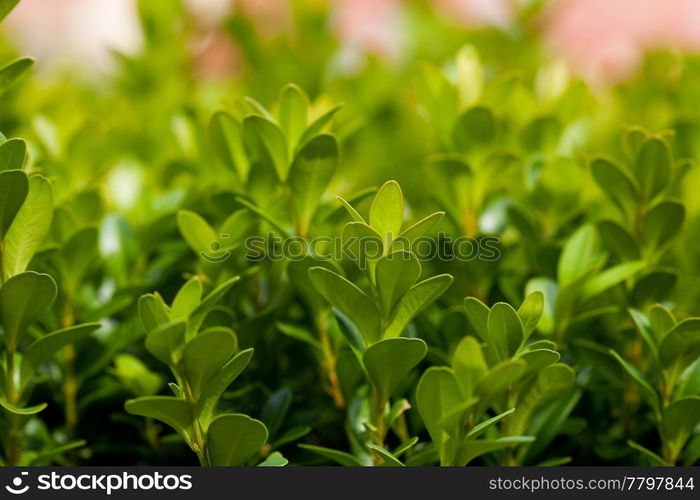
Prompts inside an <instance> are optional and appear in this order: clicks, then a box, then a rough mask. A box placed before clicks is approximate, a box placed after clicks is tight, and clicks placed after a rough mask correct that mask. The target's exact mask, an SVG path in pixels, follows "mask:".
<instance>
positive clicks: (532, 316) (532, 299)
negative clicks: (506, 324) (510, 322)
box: [518, 290, 544, 340]
mask: <svg viewBox="0 0 700 500" xmlns="http://www.w3.org/2000/svg"><path fill="white" fill-rule="evenodd" d="M543 311H544V294H543V293H542V292H540V291H538V290H536V291H534V292H530V293H528V294H527V297H525V300H524V301H523V303H522V304H520V307H519V308H518V316H519V317H520V321H521V322H522V326H523V335H524V339H525V340H527V339H528V337H530V334H531V333H532V332H533V331H534V330H535V328H537V324H538V323H539V322H540V318H541V317H542V312H543Z"/></svg>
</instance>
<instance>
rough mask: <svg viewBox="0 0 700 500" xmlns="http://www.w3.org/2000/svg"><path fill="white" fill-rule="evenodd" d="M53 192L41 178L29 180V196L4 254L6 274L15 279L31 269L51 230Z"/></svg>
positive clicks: (16, 218) (14, 223)
mask: <svg viewBox="0 0 700 500" xmlns="http://www.w3.org/2000/svg"><path fill="white" fill-rule="evenodd" d="M52 215H53V192H52V190H51V184H49V181H47V180H46V178H44V177H42V176H40V175H33V176H32V177H31V178H30V179H29V193H28V194H27V198H26V200H24V204H23V205H22V208H20V210H19V212H18V213H17V216H16V217H15V219H14V221H12V224H11V225H10V229H9V230H8V231H7V234H6V235H5V253H4V254H3V259H4V265H5V271H6V272H7V275H8V276H14V275H16V274H18V273H21V272H22V271H24V270H25V269H27V265H29V261H30V260H31V259H32V257H33V256H34V254H35V253H36V251H37V250H38V249H39V246H40V245H41V244H42V243H43V241H44V238H45V237H46V234H47V233H48V231H49V227H50V226H51V218H52Z"/></svg>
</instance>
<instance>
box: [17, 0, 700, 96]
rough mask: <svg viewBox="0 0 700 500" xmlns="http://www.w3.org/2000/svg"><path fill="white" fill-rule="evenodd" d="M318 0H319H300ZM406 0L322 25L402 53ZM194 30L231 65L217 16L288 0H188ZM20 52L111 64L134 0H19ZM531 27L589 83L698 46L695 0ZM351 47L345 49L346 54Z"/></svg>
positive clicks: (612, 6)
mask: <svg viewBox="0 0 700 500" xmlns="http://www.w3.org/2000/svg"><path fill="white" fill-rule="evenodd" d="M306 1H307V2H309V3H316V4H319V3H324V2H323V0H306ZM408 1H410V0H329V1H328V3H329V5H330V10H331V15H330V19H329V26H330V28H331V29H332V31H333V33H334V34H335V35H336V36H337V37H338V39H339V40H340V41H341V47H342V48H341V54H340V55H339V58H340V59H341V60H342V59H343V58H346V59H347V58H348V57H349V58H350V59H352V57H356V56H357V54H371V55H375V56H378V57H381V58H384V59H386V60H388V61H396V60H399V59H401V56H402V54H403V52H404V48H405V46H406V42H407V40H408V38H409V37H410V33H408V32H406V29H405V23H404V9H405V7H406V3H407V2H408ZM432 3H433V6H434V8H435V11H436V13H437V14H438V15H441V16H443V17H445V18H447V19H449V20H450V21H452V22H453V23H458V24H460V25H463V26H464V27H465V28H473V27H484V26H487V27H488V26H492V27H495V28H497V29H501V30H509V29H511V28H512V27H513V24H514V23H515V22H516V19H517V14H518V13H517V10H516V9H517V5H518V2H517V0H433V2H432ZM185 4H186V6H187V8H188V9H189V10H190V13H191V15H192V17H193V19H195V20H196V22H197V24H198V26H199V28H200V31H201V32H200V34H199V35H198V36H197V37H196V39H195V40H194V42H193V43H192V47H193V50H194V51H195V52H196V53H197V54H198V55H201V56H202V57H201V58H199V59H201V61H202V68H201V70H202V73H203V74H204V75H217V74H220V73H225V72H227V71H234V70H235V68H236V60H237V57H236V49H235V47H233V46H232V44H231V43H230V42H228V40H227V37H226V36H225V33H224V32H223V30H222V28H221V21H222V19H223V18H225V16H226V15H227V14H228V13H229V12H230V11H231V9H234V8H235V9H240V11H242V12H243V13H245V14H246V15H247V16H249V17H250V18H251V19H253V20H254V22H255V23H256V25H257V27H258V29H259V31H260V32H261V33H262V34H263V35H264V36H274V35H275V34H277V33H279V32H282V31H284V30H286V29H288V28H289V27H290V25H291V22H290V16H291V9H290V6H289V1H288V0H186V1H185ZM5 25H6V27H5V29H6V30H8V31H9V33H10V35H11V36H12V37H13V38H14V39H15V40H16V41H17V43H18V45H19V46H20V48H21V50H22V53H26V54H30V55H33V56H35V57H37V58H38V59H39V62H40V64H41V65H43V66H44V67H51V66H54V67H55V66H61V65H69V64H79V65H81V66H83V67H87V68H90V69H93V70H94V69H97V70H105V71H108V70H109V68H110V62H111V51H112V50H119V51H123V52H127V53H130V52H134V51H137V50H138V49H139V47H140V45H141V37H140V31H139V25H138V19H137V15H136V9H135V5H134V1H133V0H22V1H21V2H20V5H19V7H18V8H17V9H16V11H15V12H13V13H12V14H11V15H10V16H9V17H8V18H7V20H6V22H5ZM537 26H538V27H539V29H541V30H542V39H543V41H544V43H545V46H546V47H548V49H549V50H550V51H551V53H552V55H553V56H554V57H558V58H561V59H563V60H564V61H566V62H567V63H568V64H569V67H570V69H571V71H572V72H573V73H575V74H578V75H579V76H582V77H583V78H585V79H587V80H588V81H589V82H591V83H592V84H594V85H598V86H600V85H606V84H610V83H615V82H618V81H621V80H624V79H626V78H628V77H629V76H630V75H632V74H633V73H634V71H635V70H636V69H637V67H638V65H639V64H640V62H641V60H642V59H643V56H644V54H645V53H646V52H647V51H649V50H654V49H659V48H671V49H678V50H684V51H697V50H700V0H664V1H661V0H551V1H550V2H548V5H546V7H545V9H544V12H543V13H542V15H541V18H540V19H538V20H537ZM348 54H349V56H348Z"/></svg>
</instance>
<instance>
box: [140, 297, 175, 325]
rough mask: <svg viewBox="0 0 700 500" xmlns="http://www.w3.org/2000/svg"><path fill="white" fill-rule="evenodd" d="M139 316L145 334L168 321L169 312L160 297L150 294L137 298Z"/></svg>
mask: <svg viewBox="0 0 700 500" xmlns="http://www.w3.org/2000/svg"><path fill="white" fill-rule="evenodd" d="M139 316H140V317H141V323H142V324H143V327H144V329H145V330H146V333H150V332H151V331H152V330H154V329H155V328H156V327H158V326H160V325H163V324H165V323H167V322H168V321H170V311H169V310H168V306H166V305H165V303H164V302H163V299H161V298H160V295H153V294H151V293H149V294H146V295H142V296H141V298H139Z"/></svg>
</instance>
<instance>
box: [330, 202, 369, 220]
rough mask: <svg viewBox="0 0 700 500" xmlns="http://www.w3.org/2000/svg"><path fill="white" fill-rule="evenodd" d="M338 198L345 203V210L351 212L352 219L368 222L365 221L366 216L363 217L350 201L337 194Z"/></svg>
mask: <svg viewBox="0 0 700 500" xmlns="http://www.w3.org/2000/svg"><path fill="white" fill-rule="evenodd" d="M335 199H336V200H338V201H339V202H340V203H342V204H343V207H345V210H347V212H348V213H349V214H350V217H352V220H354V221H355V222H362V223H364V224H367V222H366V221H365V219H364V217H362V216H361V215H360V214H359V212H358V211H357V210H355V208H354V207H353V206H352V205H351V204H350V202H348V201H347V200H346V199H344V198H343V197H341V196H336V197H335Z"/></svg>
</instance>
